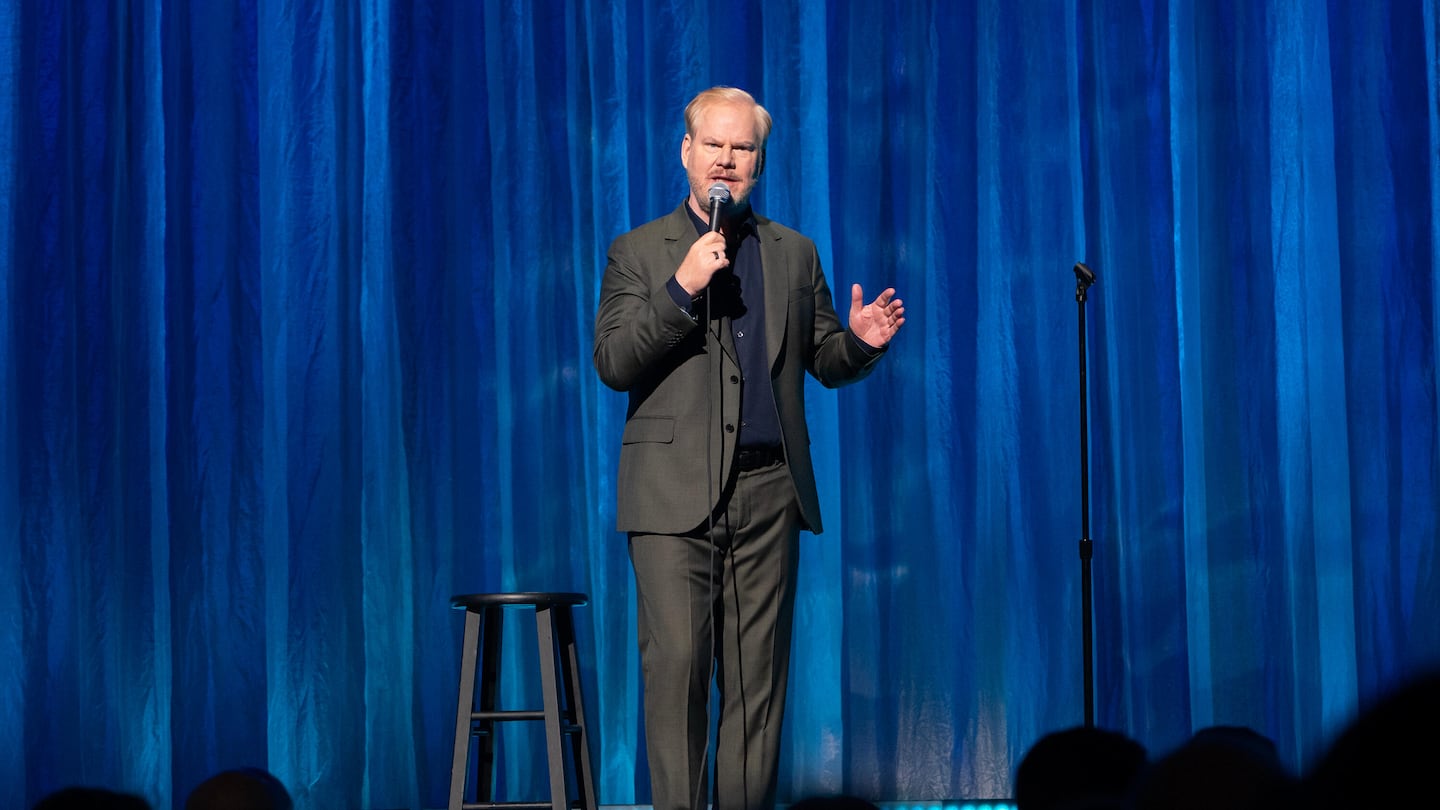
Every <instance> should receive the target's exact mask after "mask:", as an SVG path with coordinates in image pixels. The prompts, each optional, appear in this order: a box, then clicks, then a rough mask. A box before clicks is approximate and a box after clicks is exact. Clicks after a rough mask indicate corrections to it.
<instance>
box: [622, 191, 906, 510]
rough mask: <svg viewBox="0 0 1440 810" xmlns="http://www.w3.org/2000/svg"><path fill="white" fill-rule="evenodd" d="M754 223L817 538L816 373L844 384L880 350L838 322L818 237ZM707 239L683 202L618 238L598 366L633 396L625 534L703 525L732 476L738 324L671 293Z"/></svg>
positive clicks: (779, 399)
mask: <svg viewBox="0 0 1440 810" xmlns="http://www.w3.org/2000/svg"><path fill="white" fill-rule="evenodd" d="M755 219H756V223H757V233H758V235H759V240H760V262H761V265H762V268H763V273H764V277H765V335H766V346H767V348H768V350H769V361H770V384H771V386H772V387H773V389H774V393H775V405H776V408H777V409H778V411H779V417H780V428H781V432H782V433H783V435H784V444H785V456H786V460H787V462H788V465H789V470H790V479H791V481H792V482H793V484H794V486H795V495H796V497H797V499H798V500H799V503H800V512H801V517H802V520H803V521H804V526H805V528H807V529H809V530H810V531H811V532H813V533H816V534H819V533H820V531H821V530H822V528H823V527H822V524H821V521H820V499H819V495H818V494H817V492H816V489H815V471H814V469H813V467H812V466H811V461H810V431H809V428H808V427H807V425H806V422H805V373H806V372H807V371H808V372H809V373H810V374H811V375H813V376H814V377H815V378H816V379H817V380H819V381H820V383H821V384H823V385H825V386H826V387H829V388H834V387H837V386H840V385H843V384H845V383H849V382H853V381H855V380H859V379H861V378H863V377H864V376H865V375H866V374H868V373H869V372H870V370H871V369H872V368H873V367H874V365H875V363H876V361H878V360H879V358H880V356H881V355H882V354H883V352H876V353H874V354H871V353H868V352H866V351H865V350H864V349H863V348H862V347H861V344H860V342H859V341H858V340H857V339H856V338H855V337H854V336H852V335H851V334H849V332H848V331H847V330H846V329H845V327H844V326H843V325H842V324H841V323H840V320H839V318H838V317H837V316H836V314H835V307H834V305H833V304H832V302H831V299H830V288H829V285H827V284H826V282H825V276H824V273H823V272H822V270H821V268H820V257H819V254H818V253H817V252H816V250H815V243H814V242H812V241H811V240H810V239H809V238H807V237H806V236H804V235H802V234H800V233H799V232H797V231H794V230H791V229H790V228H787V227H785V226H783V225H780V224H778V223H775V222H771V221H770V220H768V219H766V218H764V217H761V216H759V215H758V214H757V215H756V217H755ZM697 238H698V237H697V235H696V233H695V226H694V225H693V224H692V223H691V221H690V218H689V215H688V214H686V212H685V208H684V204H683V203H682V204H681V206H679V207H677V208H676V209H675V210H674V211H673V212H671V213H670V214H667V215H666V216H663V217H661V218H659V219H656V220H652V221H651V222H648V223H646V224H644V225H641V226H640V227H638V228H635V229H634V230H632V231H630V232H628V233H625V234H622V235H621V236H619V237H617V238H616V239H615V241H614V242H613V243H612V244H611V245H610V251H609V253H608V255H607V263H606V266H605V276H604V278H603V279H602V281H601V285H600V306H599V310H598V312H597V314H596V317H595V369H596V371H597V372H598V373H599V375H600V379H601V380H602V381H603V382H604V383H605V384H606V385H608V386H610V387H611V388H613V389H615V390H617V391H625V392H628V393H629V407H628V408H627V409H626V415H625V432H624V435H623V437H622V439H621V448H620V470H619V477H618V479H617V481H616V488H617V490H618V496H619V504H618V509H617V512H616V528H617V529H618V530H619V531H624V532H630V531H639V532H653V533H667V534H668V533H680V532H687V531H690V530H692V529H695V528H696V527H698V526H700V525H701V524H703V523H704V522H705V520H706V518H707V517H708V516H709V515H710V513H711V512H712V511H713V510H714V508H715V507H716V505H717V504H718V502H719V500H720V498H721V494H722V493H723V492H724V491H725V484H726V483H727V482H728V481H729V480H730V477H731V475H732V474H733V468H734V463H733V462H734V459H735V450H736V444H735V440H736V437H737V435H738V434H737V427H738V425H739V417H740V386H739V382H740V367H739V359H738V357H737V356H736V353H735V347H734V345H733V338H732V336H731V332H730V322H729V319H728V318H726V319H717V320H716V321H715V322H714V323H712V324H711V325H710V328H709V329H706V328H705V327H704V326H703V325H702V324H700V323H699V322H698V321H697V320H695V319H692V318H691V316H690V315H688V314H687V313H686V312H685V311H684V310H682V309H680V308H679V307H677V306H676V305H675V302H674V301H673V300H672V299H671V298H670V295H669V293H668V291H667V290H666V283H667V282H668V281H669V280H670V278H671V277H672V276H673V275H675V270H676V268H678V267H679V266H680V263H681V262H682V261H683V260H684V258H685V253H686V252H687V251H688V250H689V249H690V246H691V245H692V244H693V243H694V242H695V240H696V239H697ZM846 298H847V301H848V296H847V297H846ZM697 315H703V313H697Z"/></svg>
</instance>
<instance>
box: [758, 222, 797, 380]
mask: <svg viewBox="0 0 1440 810" xmlns="http://www.w3.org/2000/svg"><path fill="white" fill-rule="evenodd" d="M755 222H756V226H755V228H756V233H757V235H758V237H759V239H760V272H761V273H763V274H764V276H765V351H766V354H767V357H766V361H767V365H768V367H769V368H771V369H773V368H775V363H776V361H777V360H779V359H780V350H781V349H782V348H784V346H785V326H786V321H787V320H788V319H789V317H790V275H791V273H792V272H793V271H792V269H791V267H790V256H789V251H787V250H785V245H784V243H783V242H782V241H781V240H780V236H779V234H777V233H775V231H774V230H773V229H772V228H771V227H770V221H769V220H768V219H763V218H761V217H759V216H758V215H757V216H756V218H755Z"/></svg>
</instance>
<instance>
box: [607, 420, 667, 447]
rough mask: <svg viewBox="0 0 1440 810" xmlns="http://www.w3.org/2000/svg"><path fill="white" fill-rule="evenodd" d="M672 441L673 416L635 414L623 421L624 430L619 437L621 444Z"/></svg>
mask: <svg viewBox="0 0 1440 810" xmlns="http://www.w3.org/2000/svg"><path fill="white" fill-rule="evenodd" d="M673 441H675V418H674V417H671V416H636V417H634V418H632V419H631V420H630V421H629V422H626V423H625V432H624V433H623V434H622V435H621V437H620V443H621V444H636V443H638V442H661V443H665V444H669V443H670V442H673Z"/></svg>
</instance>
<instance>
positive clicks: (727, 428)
mask: <svg viewBox="0 0 1440 810" xmlns="http://www.w3.org/2000/svg"><path fill="white" fill-rule="evenodd" d="M725 432H726V433H734V432H735V426H734V425H726V426H725Z"/></svg>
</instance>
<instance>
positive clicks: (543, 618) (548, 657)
mask: <svg viewBox="0 0 1440 810" xmlns="http://www.w3.org/2000/svg"><path fill="white" fill-rule="evenodd" d="M554 612H555V608H554V607H552V606H549V605H540V606H537V607H536V608H535V631H536V638H537V640H538V642H539V644H540V677H541V681H542V683H541V686H542V691H543V693H544V696H545V755H546V758H547V760H548V761H549V763H550V807H551V810H567V808H568V807H569V804H570V794H569V790H568V788H566V786H565V751H564V748H562V747H561V744H560V692H559V689H558V686H557V685H558V684H559V674H558V672H557V671H556V666H555V620H554Z"/></svg>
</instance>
